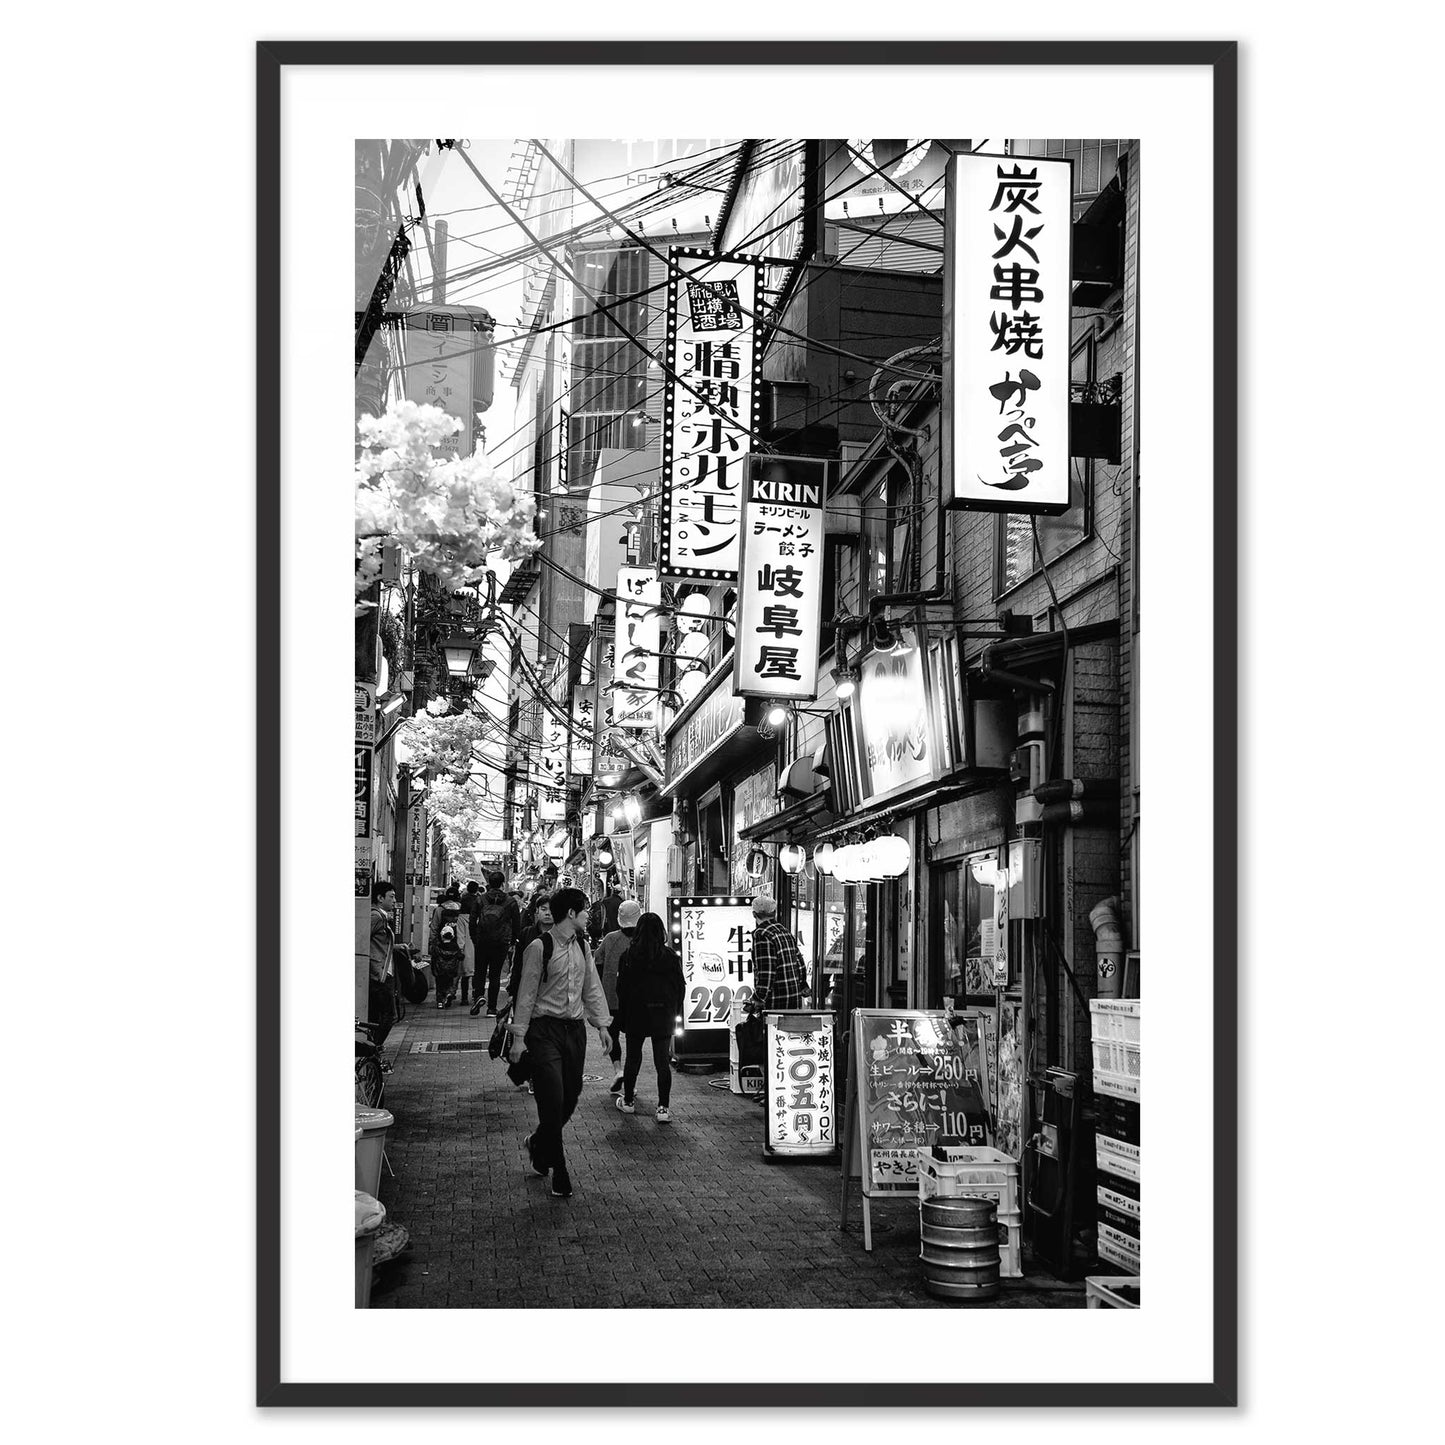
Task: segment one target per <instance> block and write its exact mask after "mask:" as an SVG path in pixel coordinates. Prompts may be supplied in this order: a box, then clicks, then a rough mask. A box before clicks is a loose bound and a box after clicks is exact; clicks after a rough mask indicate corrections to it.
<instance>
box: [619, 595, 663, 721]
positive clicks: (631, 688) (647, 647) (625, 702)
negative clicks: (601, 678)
mask: <svg viewBox="0 0 1445 1445" xmlns="http://www.w3.org/2000/svg"><path fill="white" fill-rule="evenodd" d="M661 604H662V583H661V581H660V580H659V578H658V575H657V570H656V568H653V567H619V568H618V569H617V638H616V662H615V663H614V667H615V676H614V678H613V680H614V681H615V682H616V683H617V684H618V687H617V690H616V693H615V695H614V697H613V699H612V721H613V723H614V725H615V726H617V727H620V728H642V729H650V728H655V727H656V726H657V678H658V671H657V664H658V653H659V651H660V648H659V644H660V643H661V641H662V614H661V610H660V609H661Z"/></svg>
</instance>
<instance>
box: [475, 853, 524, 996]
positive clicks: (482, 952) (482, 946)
mask: <svg viewBox="0 0 1445 1445" xmlns="http://www.w3.org/2000/svg"><path fill="white" fill-rule="evenodd" d="M503 881H504V880H503V878H502V875H501V874H500V873H489V874H487V891H486V892H485V893H482V894H480V895H479V896H478V899H477V905H476V910H475V912H474V914H473V923H474V929H473V933H472V941H473V942H474V943H475V944H476V949H477V977H476V989H477V997H476V1002H475V1003H473V1004H472V1009H471V1011H472V1015H473V1017H475V1016H476V1015H477V1014H479V1013H480V1012H481V1011H482V1007H483V1005H484V1004H485V1006H486V1010H487V1012H488V1013H489V1014H494V1013H496V1011H497V990H498V989H499V988H500V987H501V984H502V968H503V966H504V965H505V963H506V961H507V959H508V958H509V957H510V956H511V953H512V945H513V944H514V943H516V941H517V940H518V939H519V938H520V937H521V936H522V914H521V911H520V910H519V909H518V907H517V902H516V899H514V898H509V897H508V896H507V895H506V894H505V893H503V892H502V883H503ZM483 985H485V996H484V995H483Z"/></svg>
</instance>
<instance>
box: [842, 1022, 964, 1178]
mask: <svg viewBox="0 0 1445 1445" xmlns="http://www.w3.org/2000/svg"><path fill="white" fill-rule="evenodd" d="M852 1034H853V1080H854V1082H853V1088H852V1092H854V1093H855V1094H856V1102H855V1104H854V1108H853V1115H854V1117H855V1118H856V1119H857V1129H856V1141H855V1143H854V1144H853V1145H851V1146H850V1147H853V1148H856V1150H857V1152H858V1163H859V1174H860V1175H861V1177H862V1183H863V1193H864V1195H865V1196H867V1195H870V1194H889V1193H904V1192H908V1193H913V1192H916V1191H917V1189H918V1156H919V1154H920V1152H921V1151H922V1150H924V1149H926V1148H928V1147H929V1145H931V1144H933V1143H936V1142H939V1141H948V1142H956V1143H974V1144H985V1143H987V1142H988V1138H987V1116H986V1113H985V1108H984V1102H983V1091H984V1088H985V1087H986V1085H985V1083H984V1081H983V1080H982V1079H981V1078H980V1077H979V1059H978V1056H977V1051H976V1049H972V1048H970V1046H969V1044H968V1042H967V1041H966V1040H965V1039H961V1038H958V1037H956V1036H955V1034H954V1032H953V1030H951V1029H950V1028H949V1025H948V1015H947V1014H946V1013H944V1012H943V1011H941V1010H939V1011H936V1012H935V1011H931V1010H925V1009H854V1010H853V1026H852ZM845 1173H846V1171H845Z"/></svg>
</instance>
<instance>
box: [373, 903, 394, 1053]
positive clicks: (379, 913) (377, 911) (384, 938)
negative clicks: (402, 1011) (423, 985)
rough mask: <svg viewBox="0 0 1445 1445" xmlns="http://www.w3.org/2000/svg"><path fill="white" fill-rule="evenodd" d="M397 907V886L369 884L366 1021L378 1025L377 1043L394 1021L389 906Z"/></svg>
mask: <svg viewBox="0 0 1445 1445" xmlns="http://www.w3.org/2000/svg"><path fill="white" fill-rule="evenodd" d="M395 907H396V889H395V888H393V887H392V886H391V884H390V883H386V882H381V883H373V884H372V886H371V975H370V977H369V978H368V979H367V984H366V1013H367V1019H368V1022H370V1023H373V1024H375V1025H376V1027H377V1034H376V1046H377V1048H378V1049H379V1048H380V1047H381V1046H382V1044H384V1043H385V1042H386V1036H387V1034H389V1033H390V1032H391V1026H392V1024H394V1023H395V1022H396V999H395V997H394V994H393V989H394V988H395V981H394V979H393V977H392V966H391V950H392V946H393V945H394V944H395V943H396V930H395V928H394V927H393V926H392V910H393V909H394V908H395Z"/></svg>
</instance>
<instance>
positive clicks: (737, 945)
mask: <svg viewBox="0 0 1445 1445" xmlns="http://www.w3.org/2000/svg"><path fill="white" fill-rule="evenodd" d="M668 909H669V911H670V912H671V914H672V945H673V947H674V948H675V949H677V953H678V957H679V958H681V959H682V972H683V976H684V977H685V978H686V980H687V991H686V993H685V995H684V997H683V1007H682V1026H683V1028H684V1030H689V1031H690V1030H693V1029H721V1028H726V1027H727V1021H728V1010H729V1009H730V1008H731V1007H732V1003H733V1000H734V999H737V1000H738V1001H739V1002H740V1003H746V1002H747V1001H748V1000H749V999H750V998H751V997H752V996H753V907H752V904H751V903H750V902H749V901H748V900H747V899H746V898H708V897H702V898H696V897H695V898H672V899H669V900H668Z"/></svg>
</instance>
